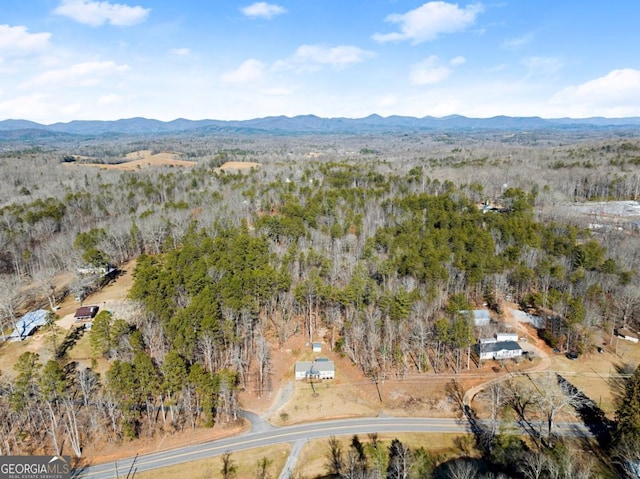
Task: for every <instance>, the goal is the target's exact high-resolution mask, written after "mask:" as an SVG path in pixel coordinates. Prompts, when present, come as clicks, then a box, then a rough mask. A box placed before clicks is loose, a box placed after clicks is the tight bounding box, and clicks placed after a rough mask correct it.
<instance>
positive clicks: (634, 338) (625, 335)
mask: <svg viewBox="0 0 640 479" xmlns="http://www.w3.org/2000/svg"><path fill="white" fill-rule="evenodd" d="M616 335H618V337H620V338H622V339H624V340H626V341H631V342H632V343H637V342H638V335H637V334H635V333H633V332H631V331H629V330H628V329H624V328H621V329H617V330H616Z"/></svg>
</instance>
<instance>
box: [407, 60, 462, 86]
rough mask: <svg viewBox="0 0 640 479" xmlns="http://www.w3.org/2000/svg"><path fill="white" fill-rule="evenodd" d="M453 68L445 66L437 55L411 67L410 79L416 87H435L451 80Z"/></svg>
mask: <svg viewBox="0 0 640 479" xmlns="http://www.w3.org/2000/svg"><path fill="white" fill-rule="evenodd" d="M452 71H453V70H451V68H449V67H447V66H445V65H443V64H442V62H441V61H440V58H438V57H437V56H435V55H431V56H430V57H428V58H427V59H425V60H423V61H421V62H420V63H416V64H415V65H413V66H412V67H411V73H410V74H409V79H410V80H411V83H413V84H414V85H433V84H434V83H440V82H441V81H443V80H446V79H447V78H449V75H451V72H452Z"/></svg>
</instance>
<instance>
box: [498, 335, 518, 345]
mask: <svg viewBox="0 0 640 479" xmlns="http://www.w3.org/2000/svg"><path fill="white" fill-rule="evenodd" d="M517 340H518V333H496V342H498V343H500V342H502V341H517Z"/></svg>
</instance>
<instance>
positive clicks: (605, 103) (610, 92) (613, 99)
mask: <svg viewBox="0 0 640 479" xmlns="http://www.w3.org/2000/svg"><path fill="white" fill-rule="evenodd" d="M550 103H551V104H554V105H566V106H569V107H575V106H579V107H580V108H581V109H582V110H580V111H582V112H583V113H586V112H588V113H586V114H588V115H596V114H597V115H602V116H631V115H634V116H636V115H640V71H639V70H634V69H632V68H624V69H620V70H613V71H611V72H609V73H608V74H607V75H605V76H603V77H600V78H596V79H595V80H590V81H588V82H585V83H582V84H580V85H575V86H570V87H567V88H564V89H563V90H561V91H559V92H558V93H556V94H555V95H554V96H553V97H552V99H551V102H550ZM578 114H580V113H578Z"/></svg>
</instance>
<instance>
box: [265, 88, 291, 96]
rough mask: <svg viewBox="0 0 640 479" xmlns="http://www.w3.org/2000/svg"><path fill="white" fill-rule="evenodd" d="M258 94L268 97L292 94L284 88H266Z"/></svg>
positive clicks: (289, 89)
mask: <svg viewBox="0 0 640 479" xmlns="http://www.w3.org/2000/svg"><path fill="white" fill-rule="evenodd" d="M260 93H262V94H264V95H268V96H288V95H291V94H292V93H293V90H292V89H291V88H286V87H276V88H267V89H265V90H260Z"/></svg>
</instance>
